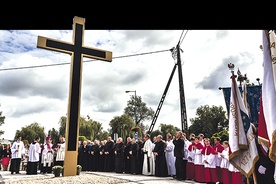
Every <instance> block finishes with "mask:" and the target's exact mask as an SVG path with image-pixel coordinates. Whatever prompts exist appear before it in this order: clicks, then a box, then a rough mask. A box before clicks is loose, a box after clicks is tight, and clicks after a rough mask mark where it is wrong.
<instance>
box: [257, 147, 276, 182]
mask: <svg viewBox="0 0 276 184" xmlns="http://www.w3.org/2000/svg"><path fill="white" fill-rule="evenodd" d="M257 148H258V153H259V160H258V161H257V162H256V164H255V172H256V177H257V182H258V184H259V183H265V184H275V181H274V176H273V175H274V171H275V163H274V162H273V161H272V160H271V159H270V158H269V156H268V155H269V151H270V150H269V148H268V147H267V146H266V145H265V144H264V143H262V142H261V144H257Z"/></svg>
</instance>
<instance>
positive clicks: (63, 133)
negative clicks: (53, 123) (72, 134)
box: [58, 116, 67, 137]
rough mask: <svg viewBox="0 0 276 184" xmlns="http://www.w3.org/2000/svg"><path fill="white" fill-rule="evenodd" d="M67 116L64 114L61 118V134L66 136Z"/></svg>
mask: <svg viewBox="0 0 276 184" xmlns="http://www.w3.org/2000/svg"><path fill="white" fill-rule="evenodd" d="M66 121H67V117H66V116H62V117H60V119H59V122H58V123H59V135H60V136H63V137H65V132H66Z"/></svg>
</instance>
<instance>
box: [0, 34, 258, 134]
mask: <svg viewBox="0 0 276 184" xmlns="http://www.w3.org/2000/svg"><path fill="white" fill-rule="evenodd" d="M38 36H43V37H47V38H52V39H57V40H60V41H66V42H72V30H0V79H1V80H0V81H1V82H0V89H1V90H0V105H1V106H0V111H2V114H3V115H4V116H5V117H6V119H5V123H4V124H3V125H2V126H1V127H0V128H1V130H4V131H5V134H4V135H2V136H1V138H5V139H13V137H14V135H15V132H16V130H21V128H22V127H25V126H27V125H29V124H31V123H34V122H38V123H39V124H41V125H42V126H44V127H45V130H46V131H48V130H49V129H51V128H56V129H57V128H58V127H59V125H58V122H59V119H60V117H61V116H65V115H66V113H67V107H68V95H69V82H70V81H69V79H70V76H69V74H70V62H71V56H70V55H68V54H64V53H59V52H56V51H50V50H46V49H41V48H37V38H38ZM179 41H180V43H181V44H180V47H181V49H182V50H183V52H182V53H181V60H182V74H183V81H184V93H185V102H186V111H187V119H188V126H190V119H191V118H195V117H196V114H195V112H196V109H197V108H198V107H200V106H201V105H210V106H212V105H216V106H223V107H224V108H225V101H224V97H223V93H222V91H221V90H219V87H229V86H230V85H231V80H230V76H231V72H230V71H229V69H228V66H227V65H228V64H229V63H233V64H235V72H236V71H237V69H238V68H239V69H240V71H241V73H242V74H245V73H246V74H247V76H248V78H249V80H250V82H252V83H255V84H257V81H256V78H260V79H261V82H262V51H261V49H260V45H261V44H262V32H261V30H85V32H84V46H88V47H94V48H98V49H102V50H108V51H111V52H112V56H113V59H112V62H105V61H99V60H93V59H89V58H84V59H83V61H84V63H83V73H82V93H81V107H80V115H81V116H84V117H86V116H87V115H89V116H90V118H91V119H93V120H95V121H98V122H100V123H102V125H103V128H104V129H105V130H107V129H108V128H109V122H110V120H111V119H112V118H113V117H115V116H120V115H122V114H123V109H124V108H125V107H126V105H127V101H128V100H129V99H130V96H131V95H134V93H125V91H126V90H131V91H134V90H136V94H137V96H141V98H142V101H144V102H145V103H146V104H147V106H148V107H151V108H153V110H156V109H157V107H158V104H159V102H160V99H161V96H162V94H163V92H164V90H165V87H166V84H167V82H168V80H169V76H170V74H171V72H172V69H173V66H174V64H175V62H176V60H175V59H174V58H173V57H172V53H171V52H170V49H171V48H173V47H175V46H176V45H177V43H178V42H179ZM178 85H179V84H178V71H177V70H176V71H175V73H174V77H173V80H172V82H171V85H170V87H169V90H168V93H167V96H166V98H165V101H164V104H163V106H162V109H161V111H160V114H159V116H158V119H157V121H156V124H155V127H154V129H157V128H158V126H159V125H160V124H161V123H166V124H172V125H174V126H177V127H179V128H181V119H180V97H179V86H178ZM225 110H226V109H225ZM145 124H147V125H149V126H150V124H151V121H148V122H145Z"/></svg>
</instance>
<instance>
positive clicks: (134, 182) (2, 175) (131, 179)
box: [0, 171, 199, 184]
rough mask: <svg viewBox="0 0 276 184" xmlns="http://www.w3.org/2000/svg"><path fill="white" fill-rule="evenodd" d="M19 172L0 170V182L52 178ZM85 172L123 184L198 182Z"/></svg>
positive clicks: (194, 183) (190, 183) (51, 175)
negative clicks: (113, 179) (115, 179)
mask: <svg viewBox="0 0 276 184" xmlns="http://www.w3.org/2000/svg"><path fill="white" fill-rule="evenodd" d="M20 173H21V174H13V175H12V174H11V173H10V172H9V171H0V184H2V183H5V182H4V181H5V179H10V178H13V179H15V178H16V179H18V178H22V180H23V179H24V178H30V177H35V178H41V179H42V178H43V179H45V178H52V177H53V174H46V175H42V174H37V175H26V172H25V171H20ZM82 174H84V171H82ZM85 174H95V175H100V176H106V177H114V178H120V179H125V180H128V182H127V183H124V184H168V183H169V184H175V183H178V184H179V183H183V184H199V183H198V182H194V181H190V180H186V181H178V180H175V179H172V178H171V177H156V176H144V175H132V174H118V173H113V172H86V173H85Z"/></svg>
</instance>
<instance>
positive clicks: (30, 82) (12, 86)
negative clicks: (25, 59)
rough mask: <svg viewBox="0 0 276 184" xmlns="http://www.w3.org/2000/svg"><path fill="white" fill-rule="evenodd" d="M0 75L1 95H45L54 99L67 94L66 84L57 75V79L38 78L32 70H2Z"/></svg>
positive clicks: (21, 96)
mask: <svg viewBox="0 0 276 184" xmlns="http://www.w3.org/2000/svg"><path fill="white" fill-rule="evenodd" d="M49 75H53V73H51V74H49ZM0 77H1V83H0V88H1V90H0V94H2V95H7V96H16V97H20V98H26V97H29V96H45V97H47V98H56V99H64V98H65V97H66V96H67V95H68V92H67V91H68V89H67V88H68V84H67V83H66V82H64V80H63V79H62V78H58V77H57V81H54V80H47V79H45V78H39V76H38V75H36V73H34V72H32V70H21V71H11V72H5V73H4V72H3V73H0Z"/></svg>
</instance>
